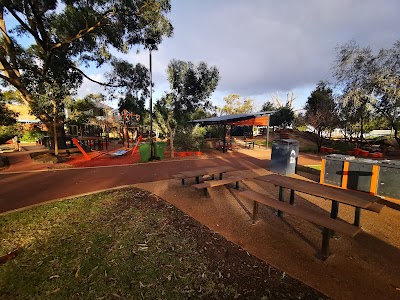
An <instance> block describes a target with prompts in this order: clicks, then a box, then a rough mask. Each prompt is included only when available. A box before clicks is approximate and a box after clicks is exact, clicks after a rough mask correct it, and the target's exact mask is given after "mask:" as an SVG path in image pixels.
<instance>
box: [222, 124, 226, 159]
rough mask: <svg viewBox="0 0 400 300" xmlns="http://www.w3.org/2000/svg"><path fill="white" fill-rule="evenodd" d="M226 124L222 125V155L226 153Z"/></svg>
mask: <svg viewBox="0 0 400 300" xmlns="http://www.w3.org/2000/svg"><path fill="white" fill-rule="evenodd" d="M225 145H226V123H224V139H223V145H222V153H225V152H226V146H225Z"/></svg>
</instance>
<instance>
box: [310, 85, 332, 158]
mask: <svg viewBox="0 0 400 300" xmlns="http://www.w3.org/2000/svg"><path fill="white" fill-rule="evenodd" d="M305 111H306V112H305V121H306V123H307V124H309V125H311V126H312V127H313V129H314V133H315V142H316V144H317V148H318V151H320V149H321V146H322V144H323V141H324V136H323V132H324V131H325V130H327V129H332V130H333V129H334V127H335V125H336V124H337V123H338V122H337V117H336V104H335V99H334V97H333V91H332V89H331V88H330V87H328V85H327V83H326V82H323V81H320V82H319V83H318V85H317V87H316V89H315V90H314V91H312V92H311V95H310V96H309V97H308V99H307V102H306V105H305Z"/></svg>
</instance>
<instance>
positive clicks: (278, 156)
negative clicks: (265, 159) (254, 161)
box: [270, 139, 299, 175]
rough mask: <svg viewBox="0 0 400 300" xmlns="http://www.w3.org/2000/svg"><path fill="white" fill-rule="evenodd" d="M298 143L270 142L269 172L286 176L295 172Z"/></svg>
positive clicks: (286, 141)
mask: <svg viewBox="0 0 400 300" xmlns="http://www.w3.org/2000/svg"><path fill="white" fill-rule="evenodd" d="M298 156H299V142H298V141H297V140H291V139H280V140H274V141H272V153H271V167H270V171H271V172H275V173H279V174H283V175H288V174H294V173H295V172H296V165H297V158H298Z"/></svg>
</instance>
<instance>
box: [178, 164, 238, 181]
mask: <svg viewBox="0 0 400 300" xmlns="http://www.w3.org/2000/svg"><path fill="white" fill-rule="evenodd" d="M231 171H236V169H235V168H232V167H230V166H219V167H210V168H204V169H196V170H191V171H184V172H180V173H179V174H176V175H174V178H176V179H181V180H182V184H185V179H188V178H192V177H194V178H196V183H197V184H199V183H200V177H202V176H205V175H209V176H211V177H214V175H215V174H219V179H222V177H223V174H224V173H226V172H231Z"/></svg>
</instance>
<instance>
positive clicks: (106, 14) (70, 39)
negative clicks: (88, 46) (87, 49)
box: [50, 11, 114, 50]
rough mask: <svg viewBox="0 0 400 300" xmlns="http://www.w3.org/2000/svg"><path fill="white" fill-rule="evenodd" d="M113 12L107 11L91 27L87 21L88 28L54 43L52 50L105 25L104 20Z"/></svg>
mask: <svg viewBox="0 0 400 300" xmlns="http://www.w3.org/2000/svg"><path fill="white" fill-rule="evenodd" d="M113 13H114V12H113V11H108V12H106V13H105V14H104V15H103V16H102V17H101V19H100V21H98V22H96V23H95V24H94V25H93V26H91V27H88V25H87V23H86V28H84V29H81V30H79V31H78V33H77V34H76V35H75V36H73V37H70V38H67V39H66V40H64V41H63V42H59V43H57V44H54V45H53V46H52V47H51V49H50V50H54V49H56V48H59V47H62V46H64V45H68V44H70V43H72V42H73V41H76V40H78V39H80V38H82V37H84V36H85V35H87V34H89V33H91V32H92V31H93V30H95V29H97V28H100V27H101V26H102V25H103V24H102V23H103V21H104V20H107V18H108V15H110V14H113Z"/></svg>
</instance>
